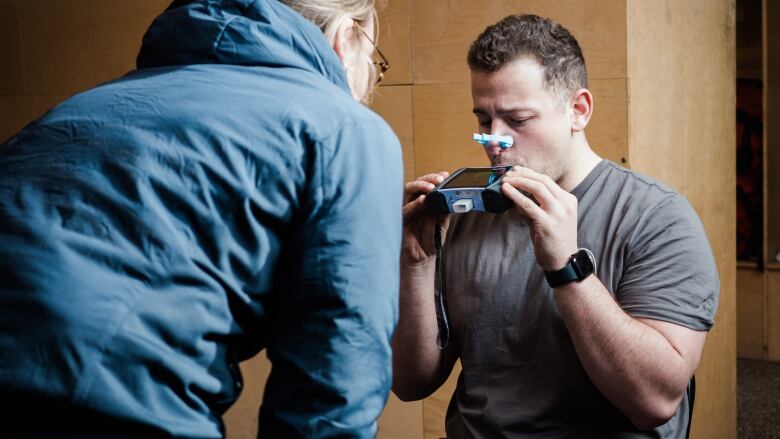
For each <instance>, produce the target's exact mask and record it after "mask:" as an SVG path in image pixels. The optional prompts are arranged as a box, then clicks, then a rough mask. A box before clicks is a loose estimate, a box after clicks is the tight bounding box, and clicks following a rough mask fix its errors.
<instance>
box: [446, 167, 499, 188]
mask: <svg viewBox="0 0 780 439" xmlns="http://www.w3.org/2000/svg"><path fill="white" fill-rule="evenodd" d="M506 171H507V168H496V169H491V168H466V169H464V170H463V172H461V173H460V174H458V175H457V176H455V178H453V179H452V180H450V181H449V182H447V184H445V185H444V186H442V189H455V188H466V187H487V186H490V185H491V184H493V183H495V181H496V180H498V179H499V178H500V177H501V176H503V175H504V174H505V173H506Z"/></svg>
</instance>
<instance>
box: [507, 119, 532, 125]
mask: <svg viewBox="0 0 780 439" xmlns="http://www.w3.org/2000/svg"><path fill="white" fill-rule="evenodd" d="M526 121H528V119H510V120H509V122H511V123H512V125H522V124H524V123H526Z"/></svg>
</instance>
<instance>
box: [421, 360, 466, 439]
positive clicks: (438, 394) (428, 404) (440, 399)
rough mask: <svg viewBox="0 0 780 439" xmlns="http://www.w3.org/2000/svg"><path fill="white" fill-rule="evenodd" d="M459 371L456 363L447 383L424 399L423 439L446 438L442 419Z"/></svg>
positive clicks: (458, 363) (458, 365)
mask: <svg viewBox="0 0 780 439" xmlns="http://www.w3.org/2000/svg"><path fill="white" fill-rule="evenodd" d="M461 369H462V368H461V365H460V361H457V362H456V363H455V366H454V367H453V368H452V373H450V377H449V378H447V381H445V382H444V384H442V386H441V387H439V389H438V390H437V391H435V392H434V393H433V395H431V396H429V397H428V398H425V402H424V403H423V413H424V414H425V419H424V420H423V423H424V426H425V439H439V438H443V437H445V436H446V432H445V431H444V418H445V415H446V414H447V407H448V406H449V404H450V399H451V398H452V393H453V392H454V391H455V385H456V384H457V383H458V377H459V376H460V371H461Z"/></svg>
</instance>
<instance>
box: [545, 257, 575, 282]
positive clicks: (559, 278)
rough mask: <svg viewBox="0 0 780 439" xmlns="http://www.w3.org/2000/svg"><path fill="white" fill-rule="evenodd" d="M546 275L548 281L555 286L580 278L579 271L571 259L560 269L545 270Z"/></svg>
mask: <svg viewBox="0 0 780 439" xmlns="http://www.w3.org/2000/svg"><path fill="white" fill-rule="evenodd" d="M544 277H545V279H547V283H548V284H550V286H551V287H553V288H555V287H559V286H561V285H564V284H567V283H569V282H574V281H576V280H579V277H578V276H577V271H576V270H575V269H574V264H572V262H571V260H569V262H568V263H567V264H566V266H565V267H563V268H561V269H560V270H555V271H545V272H544Z"/></svg>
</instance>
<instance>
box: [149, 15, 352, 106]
mask: <svg viewBox="0 0 780 439" xmlns="http://www.w3.org/2000/svg"><path fill="white" fill-rule="evenodd" d="M136 64H137V67H138V68H139V69H144V68H151V67H165V66H177V65H189V64H228V65H242V66H264V67H292V68H298V69H302V70H307V71H310V72H314V73H319V74H322V75H324V76H325V77H326V78H328V79H329V80H330V81H331V82H333V83H334V84H336V85H338V86H340V87H342V88H344V89H345V90H347V91H349V84H348V82H347V77H346V73H345V72H344V68H343V67H342V64H341V61H340V60H339V58H338V56H336V52H334V51H333V48H332V47H331V46H330V44H328V42H327V40H325V36H324V35H323V34H322V31H320V29H319V28H318V27H317V26H315V25H314V24H312V23H311V22H309V21H308V20H306V19H305V18H303V17H302V16H301V15H300V14H298V13H297V12H295V11H294V10H292V9H291V8H289V7H288V6H287V5H285V4H283V3H281V2H280V1H278V0H193V1H181V0H179V1H175V2H173V3H172V4H171V6H170V7H169V8H168V9H167V10H166V11H165V12H163V13H162V14H161V15H160V16H158V17H157V18H156V19H155V20H154V22H152V25H151V26H150V27H149V29H148V30H147V31H146V34H145V35H144V38H143V44H142V46H141V51H140V53H139V54H138V59H137V62H136Z"/></svg>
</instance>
